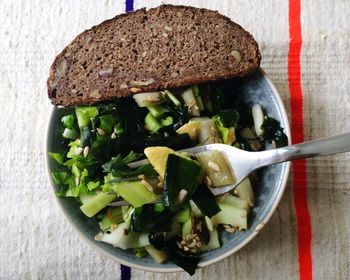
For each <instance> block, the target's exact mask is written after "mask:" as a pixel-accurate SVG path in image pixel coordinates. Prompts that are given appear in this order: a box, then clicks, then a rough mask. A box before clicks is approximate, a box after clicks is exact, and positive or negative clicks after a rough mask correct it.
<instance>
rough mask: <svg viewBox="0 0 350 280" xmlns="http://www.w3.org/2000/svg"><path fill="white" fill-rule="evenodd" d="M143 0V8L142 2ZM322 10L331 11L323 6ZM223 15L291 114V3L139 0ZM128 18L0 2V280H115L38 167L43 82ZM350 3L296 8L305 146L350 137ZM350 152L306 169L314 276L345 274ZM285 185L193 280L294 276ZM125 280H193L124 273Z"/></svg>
mask: <svg viewBox="0 0 350 280" xmlns="http://www.w3.org/2000/svg"><path fill="white" fill-rule="evenodd" d="M150 2H151V3H150ZM326 2H327V3H326ZM161 3H173V4H185V5H193V6H197V7H206V8H210V9H215V10H219V11H220V12H221V13H223V14H225V15H227V16H229V17H231V18H232V19H233V20H234V21H236V22H238V23H240V24H241V25H242V26H243V27H244V28H245V29H247V30H249V31H250V32H251V33H252V34H253V35H254V37H255V38H256V40H257V41H258V42H259V45H260V48H261V51H262V57H263V60H262V67H263V69H264V70H265V71H266V73H267V75H268V76H269V77H270V78H271V79H272V81H273V82H274V84H275V85H276V87H277V89H278V90H279V92H280V94H281V97H282V99H283V101H284V103H285V105H286V107H287V110H288V112H289V94H290V93H289V89H288V75H287V56H288V48H289V26H288V1H282V0H278V1H272V0H270V1H252V0H250V1H246V0H237V1H228V0H227V1H224V0H222V1H200V0H196V1H194V0H191V1H143V0H136V1H135V8H141V7H144V6H147V7H152V6H157V5H159V4H161ZM124 10H125V3H124V1H117V0H114V1H112V0H110V1H102V0H85V1H68V0H67V1H62V0H61V1H60V0H52V1H43V0H35V1H34V0H32V1H24V0H22V1H21V0H14V1H5V0H4V1H0V104H1V105H0V106H1V110H0V120H1V125H0V162H1V163H0V236H1V238H2V240H1V241H0V279H84V280H86V279H118V278H119V277H120V271H119V265H118V264H117V263H115V262H113V261H111V260H109V259H107V258H105V257H104V256H103V255H101V254H100V253H98V252H96V251H94V250H93V249H91V248H90V247H88V245H86V244H85V243H84V242H83V241H82V240H81V239H80V238H79V237H78V235H77V233H75V232H74V231H73V230H72V228H71V227H70V226H69V224H68V223H67V222H66V221H65V219H64V217H63V215H62V214H61V213H60V212H59V209H58V207H57V206H56V204H55V203H54V200H53V194H52V193H51V190H50V185H49V182H48V179H47V175H46V171H45V166H44V153H45V147H44V143H45V132H46V126H47V121H48V117H49V114H50V111H51V109H52V105H51V104H50V102H49V100H48V98H47V95H46V79H47V76H48V71H49V67H50V65H51V63H52V61H53V59H54V57H55V55H56V54H57V53H58V52H59V51H61V50H62V49H63V47H64V46H65V45H66V44H67V43H69V42H70V41H71V40H72V39H73V38H74V37H75V36H76V35H77V34H78V33H80V32H81V31H83V30H84V29H87V28H90V27H91V26H92V25H95V24H98V23H99V22H101V21H103V20H105V19H108V18H110V17H112V16H114V15H115V14H118V13H122V12H123V11H124ZM349 14H350V5H349V3H348V1H336V0H333V1H317V0H312V1H302V13H301V16H302V33H303V48H302V58H301V69H302V87H303V93H304V121H305V138H306V139H310V138H317V137H322V136H326V135H334V134H338V133H342V132H345V131H350V121H349V112H350V94H349V93H348V90H349V88H350V87H349V85H350V78H349V74H350V54H349V49H350V40H349V39H350V38H349V36H350V35H349V34H350V25H349V24H348V18H349ZM349 160H350V157H349V155H338V156H329V157H325V158H321V159H313V160H308V161H307V176H308V188H309V192H308V194H309V197H308V203H309V209H310V213H311V222H312V229H313V239H312V256H313V271H314V278H315V279H348V278H350V268H349V263H350V245H349V244H350V243H349V241H350V237H349V236H350V218H349V217H350V215H348V212H349V211H348V202H349V201H350V192H349V181H350V171H349V170H350V169H349V167H350V164H349V162H350V161H349ZM296 230H297V227H296V220H295V210H294V204H293V192H292V188H291V184H289V185H288V187H287V190H286V193H285V195H284V197H283V199H282V202H281V204H280V206H279V208H278V209H277V211H276V213H275V214H274V215H273V217H272V219H271V220H270V222H269V223H268V225H267V226H266V227H265V229H264V230H263V231H262V232H261V234H260V235H259V236H258V237H256V238H255V239H254V240H253V241H252V242H251V243H250V244H248V245H247V246H246V247H244V248H243V249H242V250H240V251H239V252H238V253H237V254H235V255H233V256H231V257H229V258H227V259H225V260H224V261H221V262H220V263H217V264H215V265H212V266H209V267H207V268H205V269H202V270H199V271H198V272H197V273H196V275H195V276H194V277H193V278H191V279H233V278H234V279H298V278H299V272H298V269H299V266H298V254H297V234H296ZM132 278H133V279H141V278H142V279H144V280H146V279H179V278H180V279H189V276H187V274H185V273H180V274H158V273H146V272H141V271H139V270H134V269H133V270H132Z"/></svg>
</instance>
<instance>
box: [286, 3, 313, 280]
mask: <svg viewBox="0 0 350 280" xmlns="http://www.w3.org/2000/svg"><path fill="white" fill-rule="evenodd" d="M300 2H301V0H290V1H289V37H290V45H289V53H288V84H289V91H290V106H291V134H292V143H300V142H303V141H304V115H303V93H302V88H301V70H300V54H301V46H302V42H303V40H302V34H301V21H300V16H301V14H300V8H301V7H300V5H301V4H300ZM292 166H293V192H294V207H295V211H296V216H297V226H298V258H299V273H300V279H301V280H306V279H312V254H311V233H312V228H311V219H310V213H309V209H308V205H307V180H306V162H305V160H297V161H294V162H293V163H292Z"/></svg>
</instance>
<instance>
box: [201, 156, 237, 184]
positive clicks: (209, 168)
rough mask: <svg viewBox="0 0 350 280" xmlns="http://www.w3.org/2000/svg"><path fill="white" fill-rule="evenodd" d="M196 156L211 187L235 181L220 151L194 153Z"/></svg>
mask: <svg viewBox="0 0 350 280" xmlns="http://www.w3.org/2000/svg"><path fill="white" fill-rule="evenodd" d="M196 157H197V159H198V161H199V163H200V164H201V166H202V167H203V168H204V171H205V174H206V176H208V177H209V179H210V181H211V186H212V187H220V186H225V185H231V184H233V183H234V182H235V180H234V175H233V174H232V171H231V170H230V167H229V165H228V164H227V162H226V159H225V157H224V155H223V154H222V153H221V152H219V151H205V152H201V153H198V154H196Z"/></svg>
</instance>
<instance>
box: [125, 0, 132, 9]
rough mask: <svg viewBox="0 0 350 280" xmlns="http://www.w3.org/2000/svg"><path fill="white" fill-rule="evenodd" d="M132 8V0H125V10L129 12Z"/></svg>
mask: <svg viewBox="0 0 350 280" xmlns="http://www.w3.org/2000/svg"><path fill="white" fill-rule="evenodd" d="M133 10H134V0H126V1H125V12H131V11H133Z"/></svg>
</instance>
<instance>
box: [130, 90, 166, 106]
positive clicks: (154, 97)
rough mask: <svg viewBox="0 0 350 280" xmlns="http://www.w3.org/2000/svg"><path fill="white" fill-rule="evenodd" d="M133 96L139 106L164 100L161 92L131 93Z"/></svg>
mask: <svg viewBox="0 0 350 280" xmlns="http://www.w3.org/2000/svg"><path fill="white" fill-rule="evenodd" d="M133 98H134V100H135V101H136V103H137V105H138V106H139V107H147V106H151V105H156V104H161V103H163V102H164V98H163V95H162V93H161V92H145V93H138V94H135V95H133Z"/></svg>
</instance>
